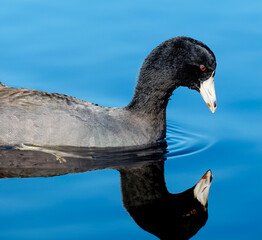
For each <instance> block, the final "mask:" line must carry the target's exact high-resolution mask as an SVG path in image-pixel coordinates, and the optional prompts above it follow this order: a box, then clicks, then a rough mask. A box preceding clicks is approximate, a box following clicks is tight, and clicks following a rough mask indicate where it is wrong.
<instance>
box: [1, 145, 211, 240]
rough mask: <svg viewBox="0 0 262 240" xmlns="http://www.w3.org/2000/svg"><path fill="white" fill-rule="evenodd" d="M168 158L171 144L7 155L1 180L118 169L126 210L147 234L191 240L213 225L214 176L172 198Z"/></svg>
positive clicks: (208, 175)
mask: <svg viewBox="0 0 262 240" xmlns="http://www.w3.org/2000/svg"><path fill="white" fill-rule="evenodd" d="M166 152H167V149H166V143H165V142H163V143H162V144H160V145H155V146H151V147H150V146H148V147H147V148H146V149H143V148H140V149H139V148H133V149H132V148H108V149H106V148H105V149H100V148H94V149H90V148H68V147H53V148H52V147H41V148H40V147H34V146H31V148H29V146H28V148H27V150H25V149H15V148H14V149H12V148H11V149H10V148H9V149H1V150H0V177H1V178H14V177H16V178H17V177H18V178H28V177H52V176H60V175H64V174H69V173H80V172H85V171H94V170H99V169H116V170H118V171H119V172H120V175H121V190H122V200H123V203H124V206H125V208H126V209H127V211H128V212H129V214H130V215H131V217H132V218H133V219H134V221H135V222H136V223H137V224H138V225H139V226H140V227H141V228H143V229H144V230H146V231H148V232H150V233H152V234H154V235H156V236H157V237H159V238H161V239H189V238H190V237H192V236H193V235H195V234H196V233H197V232H198V230H199V229H200V228H201V227H202V226H204V224H205V223H206V221H207V198H208V193H209V187H210V185H211V181H212V173H211V171H208V172H207V173H206V174H205V175H204V176H203V177H202V179H201V180H200V181H199V182H198V183H197V184H196V185H195V186H194V187H193V188H191V189H188V190H187V191H185V192H183V193H179V194H170V193H169V192H168V190H167V188H166V184H165V179H164V161H165V153H166ZM83 214H85V213H83Z"/></svg>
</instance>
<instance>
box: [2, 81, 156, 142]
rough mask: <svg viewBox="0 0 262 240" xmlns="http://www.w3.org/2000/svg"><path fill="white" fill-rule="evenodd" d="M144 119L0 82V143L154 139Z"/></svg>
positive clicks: (54, 94)
mask: <svg viewBox="0 0 262 240" xmlns="http://www.w3.org/2000/svg"><path fill="white" fill-rule="evenodd" d="M149 128H150V127H149V125H148V123H147V122H146V120H143V119H141V118H138V117H137V116H133V115H132V114H131V113H130V112H128V111H127V110H126V109H124V108H107V107H101V106H97V105H95V104H92V103H89V102H85V101H82V100H79V99H77V98H73V97H69V96H66V95H62V94H56V93H46V92H39V91H36V90H28V89H19V88H8V87H4V86H0V145H7V144H8V145H16V144H22V143H28V144H39V145H70V146H85V147H91V146H92V147H109V146H110V147H112V146H131V145H141V144H148V143H151V142H154V140H155V139H152V138H151V136H149V135H148V130H149Z"/></svg>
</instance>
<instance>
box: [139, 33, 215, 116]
mask: <svg viewBox="0 0 262 240" xmlns="http://www.w3.org/2000/svg"><path fill="white" fill-rule="evenodd" d="M215 69H216V58H215V55H214V53H213V52H212V51H211V50H210V49H209V48H208V47H207V46H206V45H205V44H204V43H202V42H200V41H197V40H194V39H192V38H188V37H176V38H172V39H169V40H167V41H165V42H163V43H162V44H160V45H159V46H158V47H156V48H155V49H154V50H153V51H152V52H151V53H150V54H149V55H148V57H147V58H146V59H145V61H144V63H143V65H142V67H141V71H140V76H139V80H138V85H137V89H136V92H139V93H141V92H144V93H145V92H146V93H147V92H151V93H152V92H157V93H156V95H157V98H158V99H160V98H163V99H165V100H167V101H168V98H169V96H170V95H171V94H172V92H173V90H174V89H176V88H177V87H179V86H184V87H188V88H190V89H194V90H197V91H199V92H200V93H201V95H202V97H203V98H204V100H205V102H206V103H207V105H208V106H209V108H210V110H211V111H212V112H214V111H215V108H216V96H215V88H214V75H215ZM137 95H138V94H137Z"/></svg>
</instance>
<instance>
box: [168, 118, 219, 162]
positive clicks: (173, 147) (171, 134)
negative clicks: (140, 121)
mask: <svg viewBox="0 0 262 240" xmlns="http://www.w3.org/2000/svg"><path fill="white" fill-rule="evenodd" d="M166 140H167V144H168V153H167V154H166V156H167V158H168V159H170V158H174V157H183V156H186V155H192V154H195V153H198V152H201V151H204V150H205V149H207V148H209V147H210V146H212V145H213V144H214V139H211V138H210V137H207V136H204V135H201V134H199V133H193V132H191V131H189V130H185V129H182V128H180V127H179V126H178V125H177V124H176V123H175V122H174V121H167V138H166Z"/></svg>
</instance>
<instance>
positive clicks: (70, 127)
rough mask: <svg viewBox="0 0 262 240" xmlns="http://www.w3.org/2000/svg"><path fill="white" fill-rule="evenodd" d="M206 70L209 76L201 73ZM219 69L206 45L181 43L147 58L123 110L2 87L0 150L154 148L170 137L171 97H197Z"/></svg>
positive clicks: (172, 42)
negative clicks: (178, 93)
mask: <svg viewBox="0 0 262 240" xmlns="http://www.w3.org/2000/svg"><path fill="white" fill-rule="evenodd" d="M203 65H205V67H206V71H205V72H201V71H200V66H203ZM215 68H216V60H215V56H214V54H213V52H212V51H211V50H210V49H209V48H208V47H207V46H206V45H204V44H203V43H201V42H199V41H197V40H194V39H191V38H187V37H177V38H173V39H170V40H167V41H165V42H163V43H162V44H160V45H159V46H158V47H157V48H155V49H154V50H153V51H152V52H151V53H150V54H149V55H148V57H147V58H146V59H145V61H144V63H143V65H142V67H141V69H140V74H139V78H138V82H137V86H136V90H135V94H134V97H133V99H132V101H131V102H130V104H129V105H128V106H126V107H123V108H107V107H100V106H97V105H95V104H92V103H88V102H85V101H82V100H79V99H76V98H73V97H69V96H65V95H62V94H55V93H46V92H39V91H36V90H28V89H22V88H9V87H5V86H4V85H2V84H0V145H18V144H38V145H53V146H54V145H56V146H78V147H115V146H117V147H120V146H136V145H143V144H152V143H156V142H157V141H160V140H162V139H163V138H165V135H166V107H167V104H168V100H169V97H170V96H171V94H172V92H173V91H174V90H175V89H176V88H177V87H179V86H187V87H189V88H191V89H195V90H197V91H199V89H200V85H201V82H203V81H205V80H206V79H209V78H210V77H211V76H212V74H214V71H215Z"/></svg>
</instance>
